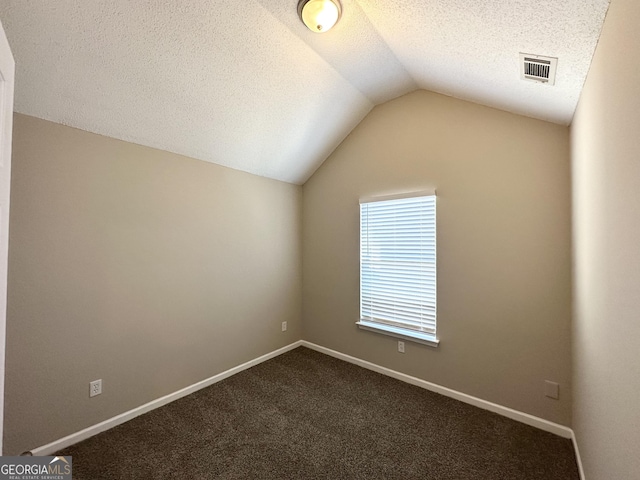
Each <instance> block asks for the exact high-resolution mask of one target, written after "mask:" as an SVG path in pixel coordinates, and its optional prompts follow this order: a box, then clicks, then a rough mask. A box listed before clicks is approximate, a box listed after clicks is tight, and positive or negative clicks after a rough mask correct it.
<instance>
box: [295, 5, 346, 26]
mask: <svg viewBox="0 0 640 480" xmlns="http://www.w3.org/2000/svg"><path fill="white" fill-rule="evenodd" d="M341 15H342V5H340V0H300V2H299V3H298V16H299V17H300V20H302V23H304V24H305V25H306V26H307V27H308V28H309V30H311V31H312V32H316V33H323V32H326V31H327V30H330V29H331V27H333V26H334V25H335V24H336V23H337V22H338V20H339V19H340V16H341Z"/></svg>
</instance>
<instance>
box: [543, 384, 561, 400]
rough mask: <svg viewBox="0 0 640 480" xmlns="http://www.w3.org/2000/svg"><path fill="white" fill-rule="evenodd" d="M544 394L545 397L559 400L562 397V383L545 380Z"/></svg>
mask: <svg viewBox="0 0 640 480" xmlns="http://www.w3.org/2000/svg"><path fill="white" fill-rule="evenodd" d="M544 395H545V397H549V398H553V399H555V400H558V399H559V398H560V385H559V384H557V383H556V382H550V381H549V380H545V382H544Z"/></svg>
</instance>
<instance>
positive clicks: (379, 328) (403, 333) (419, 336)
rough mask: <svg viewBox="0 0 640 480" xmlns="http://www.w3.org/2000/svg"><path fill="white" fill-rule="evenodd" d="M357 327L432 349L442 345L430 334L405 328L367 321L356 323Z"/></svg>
mask: <svg viewBox="0 0 640 480" xmlns="http://www.w3.org/2000/svg"><path fill="white" fill-rule="evenodd" d="M356 325H358V327H359V328H361V329H362V330H368V331H370V332H376V333H381V334H383V335H389V336H391V337H396V338H401V339H402V340H407V341H409V342H416V343H422V344H423V345H429V346H430V347H437V346H438V344H439V343H440V340H438V339H437V338H436V337H435V336H433V335H430V334H428V333H421V332H413V331H411V330H406V329H404V328H398V327H392V326H390V325H382V324H379V323H373V322H367V321H365V320H360V321H358V322H356Z"/></svg>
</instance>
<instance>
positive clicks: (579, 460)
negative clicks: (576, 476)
mask: <svg viewBox="0 0 640 480" xmlns="http://www.w3.org/2000/svg"><path fill="white" fill-rule="evenodd" d="M571 442H572V443H573V450H574V451H575V452H576V462H577V463H578V472H580V480H585V476H584V469H583V468H582V458H580V450H579V449H578V439H577V438H576V434H575V432H574V431H571Z"/></svg>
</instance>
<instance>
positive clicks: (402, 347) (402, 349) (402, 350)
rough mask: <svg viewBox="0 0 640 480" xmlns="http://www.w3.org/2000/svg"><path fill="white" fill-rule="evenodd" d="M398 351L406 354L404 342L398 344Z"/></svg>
mask: <svg viewBox="0 0 640 480" xmlns="http://www.w3.org/2000/svg"><path fill="white" fill-rule="evenodd" d="M398 351H399V352H400V353H404V342H400V341H399V342H398Z"/></svg>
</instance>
